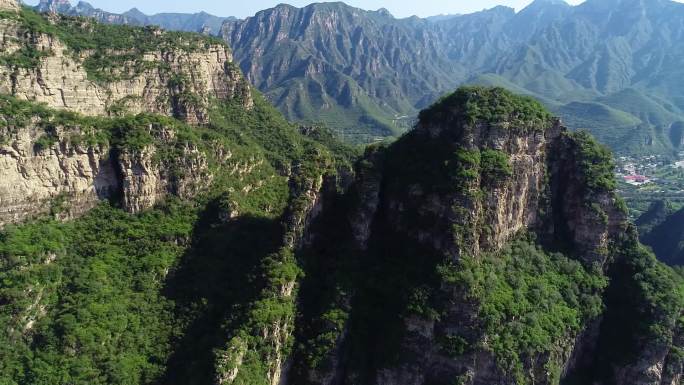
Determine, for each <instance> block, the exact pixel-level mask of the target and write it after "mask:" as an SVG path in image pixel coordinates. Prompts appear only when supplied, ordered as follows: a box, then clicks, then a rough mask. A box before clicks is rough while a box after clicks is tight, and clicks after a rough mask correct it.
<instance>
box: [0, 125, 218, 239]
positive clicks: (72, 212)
mask: <svg viewBox="0 0 684 385" xmlns="http://www.w3.org/2000/svg"><path fill="white" fill-rule="evenodd" d="M75 133H78V129H77V128H74V127H70V128H69V127H67V128H65V127H59V128H58V129H57V131H56V133H55V139H54V140H53V143H47V144H41V143H40V139H41V138H44V136H45V132H44V129H43V128H42V127H38V126H37V125H33V126H30V127H26V128H22V129H19V130H16V132H15V133H13V134H10V135H8V136H3V137H4V138H5V142H6V143H5V144H1V145H0V166H2V167H0V180H2V181H3V183H2V185H0V227H2V226H4V225H5V224H7V223H16V222H20V221H23V220H25V219H27V218H30V217H33V216H36V215H39V214H44V213H47V212H50V211H51V210H52V211H53V214H55V215H57V216H59V217H61V218H72V217H74V216H78V215H81V214H83V213H85V212H86V211H88V210H89V209H91V208H92V207H93V206H94V205H96V204H97V203H98V202H100V201H101V200H105V199H112V200H119V199H120V200H121V205H122V207H123V208H124V209H125V210H127V211H129V212H140V211H142V210H145V209H148V208H150V207H152V206H153V205H154V204H155V203H157V202H159V201H160V200H161V199H163V198H164V197H166V196H167V195H169V194H174V195H177V196H180V197H182V198H189V197H192V196H194V195H195V194H197V193H198V192H199V191H201V190H202V188H203V187H204V186H206V185H207V184H208V183H210V182H211V180H212V175H211V173H210V172H209V170H208V165H207V156H206V154H204V153H203V152H201V151H200V150H199V149H198V148H197V147H194V146H189V145H186V146H184V147H183V148H182V149H181V154H182V155H181V156H180V157H179V158H178V159H174V160H172V161H171V160H159V159H157V158H158V157H157V156H156V155H157V152H158V145H149V146H146V147H145V148H142V149H139V150H138V149H125V148H123V149H122V148H117V147H114V148H112V147H110V146H109V145H106V144H99V145H93V144H81V143H79V144H74V143H73V142H72V141H71V140H70V137H71V136H72V135H73V134H75ZM158 135H159V137H158V142H157V143H159V145H165V144H168V143H172V142H173V140H174V134H173V131H170V130H167V129H162V130H161V133H160V134H158ZM173 170H182V172H175V171H173ZM56 205H57V206H59V207H55V206H56ZM55 210H58V211H55Z"/></svg>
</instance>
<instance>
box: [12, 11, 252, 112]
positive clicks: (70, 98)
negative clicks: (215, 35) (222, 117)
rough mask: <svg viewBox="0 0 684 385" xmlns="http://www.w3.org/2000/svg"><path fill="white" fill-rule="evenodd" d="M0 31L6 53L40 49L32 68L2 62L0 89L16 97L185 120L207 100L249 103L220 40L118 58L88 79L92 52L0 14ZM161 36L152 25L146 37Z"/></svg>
mask: <svg viewBox="0 0 684 385" xmlns="http://www.w3.org/2000/svg"><path fill="white" fill-rule="evenodd" d="M85 23H88V22H85ZM86 28H87V26H86ZM0 31H1V33H2V36H3V39H2V41H0V51H2V52H3V53H4V54H5V55H8V56H11V55H16V54H18V53H19V54H20V53H21V52H24V51H26V50H28V51H30V52H37V55H40V58H39V59H38V60H37V63H36V65H35V66H33V67H26V66H17V65H12V63H9V64H5V65H4V67H3V68H2V70H0V93H4V94H11V95H14V96H16V97H17V98H20V99H24V100H30V101H35V102H39V103H46V104H47V105H48V106H50V107H53V108H61V109H68V110H71V111H76V112H79V113H83V114H87V115H107V114H110V113H112V111H113V110H116V109H121V108H125V109H127V110H128V111H129V112H130V113H137V112H148V113H159V114H164V115H169V116H174V117H177V118H179V119H183V120H185V121H188V122H190V123H206V122H207V116H206V113H207V112H206V111H207V107H208V104H209V102H210V100H211V99H219V100H231V99H239V100H241V101H242V103H243V104H244V106H245V108H249V107H250V106H251V104H252V100H251V95H250V90H249V86H248V85H247V84H246V83H245V81H244V79H243V78H242V75H241V74H240V71H239V70H238V69H237V68H236V67H234V66H233V65H232V64H231V63H232V55H231V53H230V50H229V49H228V48H227V47H225V46H223V45H220V44H206V45H204V43H201V42H199V43H198V42H192V41H190V42H185V43H183V42H182V41H180V42H179V45H178V46H175V47H174V46H172V45H171V46H168V47H164V48H162V49H160V50H155V51H150V52H144V53H141V56H142V57H141V60H138V59H135V60H134V59H130V60H129V61H125V60H124V61H122V62H121V63H118V64H117V66H116V67H114V68H111V69H110V71H111V73H110V74H109V75H110V77H111V78H109V79H104V80H102V79H93V77H94V75H93V73H92V71H91V72H90V73H89V72H88V70H87V69H86V68H87V67H88V66H87V65H86V63H85V62H86V61H87V60H88V59H89V57H90V56H91V55H93V54H94V52H92V51H88V50H85V51H79V52H78V53H76V52H75V51H73V50H72V49H71V48H70V47H69V46H68V45H67V44H65V43H64V42H63V41H61V40H60V39H59V38H58V37H57V36H55V35H53V34H48V33H42V32H40V31H32V30H30V29H29V30H27V27H26V26H25V25H23V24H22V23H21V22H20V21H17V20H12V19H3V20H0ZM165 34H166V32H162V31H161V30H159V31H153V32H152V33H151V36H149V38H150V39H158V40H160V41H161V40H163V39H165ZM184 44H186V45H188V46H192V45H203V46H201V47H197V48H192V47H191V48H187V47H183V45H184ZM130 49H131V50H132V51H136V50H138V48H136V47H131V48H130ZM131 53H132V52H131ZM100 54H102V53H100ZM104 55H112V56H115V57H116V56H124V57H125V56H126V55H127V53H126V52H121V51H114V50H112V51H105V52H104Z"/></svg>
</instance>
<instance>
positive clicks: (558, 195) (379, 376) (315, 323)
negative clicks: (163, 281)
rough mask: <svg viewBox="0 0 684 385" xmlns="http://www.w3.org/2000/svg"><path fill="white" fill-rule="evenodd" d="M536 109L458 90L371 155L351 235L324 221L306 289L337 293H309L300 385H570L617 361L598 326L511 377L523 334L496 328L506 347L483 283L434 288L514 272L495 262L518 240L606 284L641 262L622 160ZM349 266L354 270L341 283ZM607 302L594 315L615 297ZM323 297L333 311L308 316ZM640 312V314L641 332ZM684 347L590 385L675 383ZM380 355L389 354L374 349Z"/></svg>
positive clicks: (351, 205)
mask: <svg viewBox="0 0 684 385" xmlns="http://www.w3.org/2000/svg"><path fill="white" fill-rule="evenodd" d="M509 97H511V98H512V99H509ZM511 101H514V102H513V104H508V103H511ZM528 102H529V101H525V99H516V98H515V97H513V96H512V95H510V94H508V93H506V92H505V91H502V90H490V89H479V88H472V89H464V90H459V91H457V93H456V94H454V95H452V96H449V97H447V98H445V99H444V100H443V101H441V102H440V103H438V104H436V105H435V106H433V107H431V108H430V109H429V110H427V111H424V112H423V113H422V114H421V120H420V122H419V123H418V125H417V126H416V128H415V129H414V130H413V131H412V132H410V133H409V134H407V135H405V136H404V137H403V138H401V139H400V140H398V141H397V142H395V143H393V144H392V145H390V146H387V147H384V148H383V147H379V148H373V147H372V148H370V149H368V150H367V151H366V155H365V156H364V157H363V159H362V160H360V161H359V162H358V164H357V173H356V180H355V182H354V183H353V185H352V186H351V188H350V189H349V192H348V193H346V194H345V196H344V198H343V199H342V202H343V203H341V205H342V207H344V210H346V212H347V215H346V219H347V221H346V222H344V223H339V218H340V214H339V212H336V211H332V212H330V213H326V211H323V213H322V214H321V215H322V216H323V217H324V218H325V216H326V215H328V216H329V218H328V219H327V220H325V219H324V220H323V223H325V224H326V225H325V226H324V225H319V226H320V227H317V228H315V229H314V230H313V231H314V233H316V232H317V231H318V234H314V236H313V237H312V238H313V239H314V242H313V243H312V245H311V247H310V249H309V253H312V254H313V256H312V257H309V258H311V261H313V262H310V263H311V264H314V265H316V266H318V267H317V269H318V270H313V271H308V272H306V274H307V275H309V274H333V275H334V274H337V278H334V277H333V278H330V277H326V278H317V279H314V282H315V283H313V284H311V286H310V287H311V289H310V290H311V291H310V292H303V293H302V294H301V295H302V296H303V297H304V298H305V299H304V300H303V302H304V303H306V304H307V305H305V306H303V307H302V312H303V315H302V316H301V322H302V323H303V325H300V328H301V329H302V330H303V331H302V332H301V336H300V339H301V344H302V346H303V347H302V348H301V351H298V352H296V353H295V358H296V362H295V365H294V367H293V368H292V370H291V372H290V376H289V378H290V379H291V381H290V382H289V383H298V384H299V383H310V384H325V385H332V384H345V383H368V384H388V385H389V384H402V385H407V384H412V385H423V384H432V383H439V384H441V383H449V384H451V383H457V384H468V385H491V384H502V385H503V384H520V383H535V384H545V385H557V384H558V383H559V382H560V381H561V379H564V378H568V379H569V378H571V377H572V376H576V375H577V373H578V372H580V371H582V370H584V368H586V367H591V365H593V364H594V363H595V362H596V360H597V357H600V356H601V354H602V353H600V352H599V350H600V349H606V348H605V346H606V345H605V343H604V342H602V341H603V339H602V337H601V335H602V333H603V332H604V330H603V328H605V327H609V326H606V325H608V324H607V323H606V322H607V321H604V318H603V316H602V315H600V311H598V312H597V313H594V314H592V315H591V316H588V317H587V318H586V319H584V320H582V321H581V322H582V324H581V325H580V326H579V327H578V328H565V329H561V331H560V332H559V333H558V334H557V335H556V336H555V337H554V338H553V341H550V343H549V344H547V346H545V347H543V348H540V349H538V350H536V351H531V352H530V351H527V352H522V351H519V352H518V351H516V352H515V353H514V354H516V355H517V357H519V361H518V363H517V364H516V365H518V366H517V367H515V368H513V367H512V366H510V365H511V364H510V362H511V361H510V360H509V361H507V359H505V358H502V356H501V355H500V353H501V350H498V351H497V350H496V348H493V346H494V343H493V342H492V341H494V340H496V339H497V338H499V336H498V335H497V334H498V333H506V332H505V331H504V330H503V328H505V327H507V326H505V325H504V324H506V323H508V322H511V323H512V324H516V326H514V327H524V326H522V325H523V324H524V322H520V323H519V322H518V321H517V320H516V319H512V320H511V319H509V320H504V319H499V320H498V323H499V327H500V328H502V329H501V331H500V332H499V331H496V330H493V329H486V327H485V324H486V322H487V321H486V318H485V317H486V316H483V313H482V312H481V311H482V309H481V307H480V306H482V303H480V302H479V301H480V300H481V299H482V297H480V295H481V292H480V290H483V288H482V287H479V286H478V287H475V286H470V285H474V284H473V282H475V281H477V278H476V277H474V276H470V275H466V276H467V277H468V278H464V277H466V276H464V277H461V276H458V274H457V273H454V274H455V276H453V277H451V278H449V279H447V280H441V281H437V282H438V283H435V281H434V280H435V279H437V278H435V277H433V276H432V275H433V274H435V270H437V271H438V273H437V274H438V275H440V274H447V275H448V274H451V273H448V271H451V272H457V271H459V269H460V268H461V267H458V266H461V265H463V266H469V265H471V264H475V265H478V264H487V263H491V264H494V265H496V264H497V263H502V264H503V263H508V262H503V261H501V262H497V260H496V258H502V259H503V258H505V257H503V256H500V252H499V251H500V250H502V249H504V250H508V249H507V247H508V246H507V245H510V244H511V242H516V241H515V240H516V239H520V236H521V234H528V236H531V237H533V238H534V239H535V240H536V241H535V242H537V243H538V245H539V246H538V247H540V248H546V249H547V250H553V251H556V250H559V251H562V252H563V253H564V254H565V255H566V256H567V257H568V258H571V259H575V260H576V261H579V262H581V263H577V262H573V263H574V264H576V266H580V265H584V266H585V268H586V270H587V271H590V272H595V274H597V276H596V277H601V276H606V275H608V274H613V273H612V272H610V273H609V272H608V270H609V267H610V266H611V264H612V263H614V261H616V260H626V259H627V258H632V257H628V256H627V251H624V250H623V249H621V247H622V246H620V245H621V244H622V242H623V241H624V239H633V238H634V235H630V234H631V232H630V230H629V226H628V222H627V217H626V214H625V212H624V209H623V208H622V207H621V203H620V201H619V199H618V197H617V195H616V193H615V190H614V182H613V168H612V161H611V158H610V154H609V152H608V151H607V150H606V149H605V148H603V147H602V146H600V145H598V144H597V143H596V142H595V141H594V140H593V139H591V138H590V137H589V136H588V135H587V134H584V133H571V132H569V131H568V130H567V129H566V128H565V127H563V125H562V124H561V122H560V121H559V120H558V119H555V118H552V117H551V116H550V115H548V114H546V113H545V112H543V109H538V110H537V107H534V105H530V104H527V103H528ZM523 105H524V106H525V107H522V106H523ZM465 106H468V107H465ZM502 111H505V112H502ZM523 111H524V112H523ZM535 111H536V112H535ZM494 117H495V118H494ZM326 226H333V227H334V228H328V227H326ZM316 240H318V241H317V242H316ZM634 242H635V241H634ZM621 250H622V251H621ZM502 253H506V251H504V252H502ZM493 256H494V257H493ZM355 258H356V259H355ZM553 258H556V257H553ZM639 258H642V257H639ZM644 258H645V259H644V261H647V260H648V257H644ZM444 261H446V262H444ZM444 263H446V266H453V270H449V268H448V267H447V268H444ZM642 263H646V262H642ZM648 263H653V262H648ZM346 264H349V265H352V266H355V267H352V268H351V269H352V270H351V271H344V266H346ZM355 264H358V266H362V267H356V265H355ZM432 264H435V265H436V266H435V265H432ZM397 265H407V266H397ZM321 266H322V267H321ZM426 266H433V267H432V268H430V267H426ZM508 268H510V269H512V270H515V267H514V266H510V267H508ZM335 269H342V270H343V272H333V271H334V270H335ZM355 269H360V270H362V271H369V273H364V272H360V271H358V270H355ZM444 269H446V270H444ZM416 271H420V272H416ZM445 271H447V273H443V272H445ZM485 271H486V270H485ZM601 272H603V273H601ZM471 273H472V271H471V270H469V272H468V273H464V274H471ZM538 273H541V272H536V273H534V274H538ZM472 274H475V273H472ZM485 274H486V275H488V274H492V278H493V277H494V275H493V274H495V273H494V272H493V270H490V272H488V273H485ZM510 274H512V275H514V277H510V278H509V279H512V280H515V279H525V278H522V277H521V276H518V275H517V274H516V273H510ZM560 274H565V273H563V272H562V271H561V272H560ZM627 276H628V274H627ZM426 277H431V278H426ZM336 279H337V280H336ZM354 279H356V280H358V281H354V282H355V283H354V284H352V285H345V284H344V282H348V281H349V280H354ZM460 279H463V281H459V280H460ZM601 279H602V278H601ZM484 280H485V281H488V280H489V278H488V277H485V278H484ZM492 284H493V285H496V284H495V283H492ZM630 284H631V283H630ZM486 285H487V284H484V286H486ZM516 285H523V286H524V285H525V284H522V283H520V282H518V283H516ZM384 286H387V287H388V288H385V287H384ZM637 286H638V287H643V286H639V285H637ZM406 287H411V288H413V287H415V289H409V290H407V289H406ZM324 288H327V289H328V291H324ZM412 290H413V291H412ZM513 290H518V288H514V289H513ZM524 290H525V289H523V291H524ZM596 290H598V294H596V297H595V298H596V300H600V298H601V296H602V295H607V294H601V290H603V289H601V288H598V289H596ZM611 290H616V289H611ZM617 290H619V289H617ZM313 291H315V293H313ZM504 292H505V289H504V291H502V292H501V295H505V294H503V293H504ZM478 293H479V294H478ZM515 295H520V293H518V294H515ZM583 295H584V294H583ZM309 296H312V297H309ZM376 296H379V299H373V298H375V297H376ZM321 297H323V298H329V299H328V301H329V302H325V304H324V305H321V304H317V305H315V306H313V305H310V304H309V301H313V302H314V303H316V301H321V300H320V298H321ZM407 297H408V298H407ZM312 298H316V299H312ZM605 298H608V297H605ZM402 301H406V302H402ZM606 301H608V300H607V299H606ZM491 305H492V304H491V303H489V304H486V305H484V306H491ZM317 306H318V307H317ZM654 306H656V305H654ZM677 306H678V305H677ZM378 308H383V309H384V310H381V309H378ZM430 309H432V310H430ZM638 311H639V310H637V309H632V308H630V309H629V310H627V312H628V314H632V316H633V317H637V316H638V315H637V313H638ZM542 312H543V310H542ZM630 312H631V313H630ZM389 313H392V314H389ZM666 313H667V314H666ZM394 314H397V315H396V316H393V315H394ZM489 314H491V313H489ZM525 316H527V315H525ZM530 316H531V317H537V316H536V315H530ZM671 316H672V314H670V313H669V310H667V311H663V312H662V314H660V315H658V316H657V317H662V318H663V319H665V318H667V319H668V321H667V323H665V322H664V326H663V334H664V335H665V336H667V334H668V333H669V332H670V331H668V330H667V328H671V327H672V320H671V319H670V318H671ZM332 320H334V321H335V322H332ZM610 322H613V321H612V318H611V321H610ZM643 322H647V321H643ZM648 322H653V321H652V320H651V321H648ZM359 325H361V326H359ZM367 330H368V331H369V332H366V331H367ZM387 330H391V331H387ZM487 330H489V331H487ZM364 332H366V333H367V334H363V333H364ZM359 333H361V334H362V335H363V337H359V336H358V335H355V334H359ZM385 333H387V336H385V337H377V336H376V334H380V335H383V336H384V335H385ZM532 333H536V332H532ZM677 336H679V334H677ZM359 338H361V339H363V338H366V339H368V341H366V342H365V343H364V342H359ZM677 338H679V337H676V338H675V339H674V342H673V343H672V344H670V343H668V342H667V340H663V341H664V342H663V341H660V342H658V341H655V340H648V341H647V343H644V344H641V345H639V347H636V348H635V350H636V351H638V352H640V358H638V359H634V360H632V361H630V363H628V364H627V363H622V364H620V365H619V366H617V367H616V368H615V370H614V372H611V374H608V375H606V377H601V376H597V377H591V376H592V375H593V374H589V375H587V376H589V377H590V378H592V379H593V380H592V381H593V382H591V383H596V384H602V383H610V382H602V381H604V380H606V381H607V379H608V378H610V381H618V383H619V384H623V385H628V384H653V385H656V384H664V383H667V384H670V383H672V381H678V379H679V378H680V376H681V373H682V370H681V368H680V365H681V358H679V356H678V355H677V353H678V352H679V350H678V349H679V347H678V346H680V345H681V341H680V342H677ZM377 344H380V345H381V346H383V347H382V348H380V349H374V348H372V347H371V345H377ZM599 344H601V345H600V349H599ZM510 349H515V348H513V347H510ZM509 358H510V356H509ZM377 362H380V363H377ZM374 365H375V366H374ZM666 367H667V368H668V369H665V368H666ZM583 373H584V372H583ZM602 375H603V374H602ZM523 377H524V378H523ZM572 378H575V377H572ZM581 378H584V377H581ZM444 379H449V380H448V381H447V382H444ZM587 381H589V380H587ZM579 383H590V382H582V381H580V382H579Z"/></svg>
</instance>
